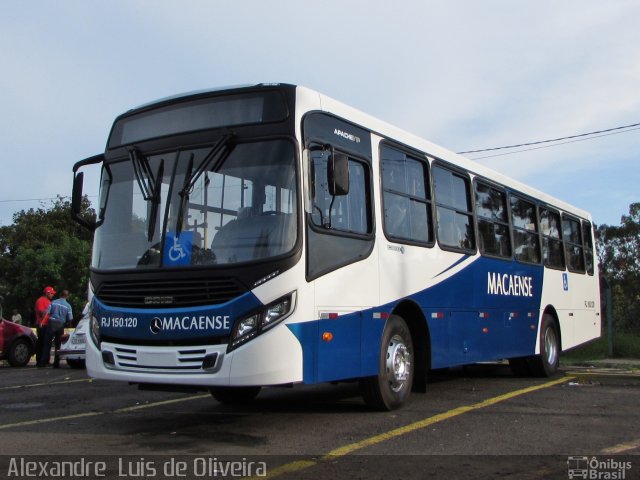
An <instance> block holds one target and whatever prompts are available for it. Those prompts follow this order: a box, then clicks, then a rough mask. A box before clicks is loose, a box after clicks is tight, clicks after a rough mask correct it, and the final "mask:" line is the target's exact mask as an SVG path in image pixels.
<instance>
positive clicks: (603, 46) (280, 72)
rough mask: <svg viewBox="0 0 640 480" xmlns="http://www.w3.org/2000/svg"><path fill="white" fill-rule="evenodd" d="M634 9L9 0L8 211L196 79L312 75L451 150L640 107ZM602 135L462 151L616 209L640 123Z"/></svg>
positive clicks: (624, 196)
mask: <svg viewBox="0 0 640 480" xmlns="http://www.w3.org/2000/svg"><path fill="white" fill-rule="evenodd" d="M638 25H640V2H637V1H633V0H607V1H602V0H563V1H557V0H536V1H527V0H393V1H390V0H385V1H380V0H322V1H314V2H311V1H307V0H280V1H278V0H207V1H204V0H202V1H195V0H180V1H167V0H148V1H147V0H109V1H99V0H73V1H72V0H38V1H36V0H1V1H0V65H2V72H3V73H2V74H1V75H0V113H1V115H0V165H1V166H2V169H1V170H0V225H9V224H11V223H12V222H13V215H14V213H15V212H18V211H21V210H27V209H29V208H38V207H45V208H46V207H48V206H49V205H50V203H51V200H50V199H52V198H55V197H56V196H58V195H62V196H69V195H70V193H71V184H72V173H71V169H72V167H73V164H74V163H75V162H77V161H78V160H82V159H83V158H86V157H89V156H92V155H94V154H97V153H100V152H102V151H104V148H105V144H106V139H107V135H108V133H109V130H110V128H111V123H112V122H113V120H114V119H115V117H116V116H117V115H119V114H121V113H123V112H125V111H126V110H128V109H130V108H132V107H135V106H138V105H140V104H143V103H146V102H148V101H152V100H155V99H158V98H163V97H166V96H170V95H173V94H176V93H182V92H188V91H193V90H199V89H206V88H217V87H222V86H227V85H238V84H251V83H261V82H283V83H291V84H299V85H304V86H306V87H309V88H312V89H314V90H317V91H319V92H321V93H324V94H327V95H329V96H331V97H333V98H335V99H337V100H340V101H342V102H344V103H347V104H350V105H352V106H354V107H356V108H358V109H360V110H362V111H364V112H367V113H369V114H372V115H374V116H376V117H379V118H381V119H383V120H385V121H387V122H389V123H392V124H395V125H397V126H398V127H401V128H403V129H405V130H407V131H409V132H411V133H414V134H417V135H419V136H421V137H423V138H425V139H427V140H430V141H432V142H434V143H437V144H439V145H441V146H443V147H446V148H448V149H450V150H452V151H455V152H459V151H467V150H476V149H483V148H491V147H500V146H505V145H513V144H521V143H528V142H535V141H541V140H547V139H552V138H559V137H566V136H572V135H578V134H582V133H588V132H594V131H600V130H606V129H611V128H616V127H620V126H625V125H632V124H636V123H640V28H638ZM609 133H610V134H608V135H602V136H595V135H594V136H590V137H582V138H581V140H582V141H574V142H571V143H564V144H562V145H555V146H553V147H549V148H536V149H531V147H526V148H521V149H516V150H525V151H518V152H516V153H510V154H509V155H503V154H504V153H506V152H505V151H502V150H500V151H494V152H485V153H476V154H469V155H467V156H468V157H469V158H473V159H477V161H478V162H480V163H483V164H485V165H487V166H490V167H492V168H494V169H496V170H499V171H501V172H503V173H505V174H507V175H509V176H511V177H514V178H516V179H518V180H520V181H523V182H524V183H527V184H529V185H531V186H533V187H535V188H537V189H539V190H542V191H544V192H546V193H549V194H551V195H553V196H555V197H557V198H560V199H562V200H565V201H567V202H569V203H572V204H574V205H576V206H578V207H580V208H582V209H585V210H588V211H590V212H591V213H592V215H593V218H594V222H595V223H596V224H608V225H618V224H619V223H620V218H621V216H622V215H623V214H626V213H628V207H629V204H631V203H633V202H638V201H640V192H639V190H640V188H639V185H640V168H639V166H640V161H639V160H640V158H639V156H640V129H639V128H638V127H635V128H629V129H622V130H617V131H615V132H609ZM611 133H614V134H611ZM594 137H597V138H594ZM585 138H588V140H585ZM547 145H549V144H543V145H538V147H540V146H547ZM509 152H512V151H511V150H510V151H509ZM85 193H88V194H89V195H90V196H92V198H93V196H94V195H97V180H96V181H95V184H92V185H85ZM94 199H95V198H94Z"/></svg>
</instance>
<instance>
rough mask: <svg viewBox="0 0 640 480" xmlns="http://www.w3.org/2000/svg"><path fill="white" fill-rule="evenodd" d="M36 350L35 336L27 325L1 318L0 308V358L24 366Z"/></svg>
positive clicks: (15, 365) (17, 365)
mask: <svg viewBox="0 0 640 480" xmlns="http://www.w3.org/2000/svg"><path fill="white" fill-rule="evenodd" d="M35 351H36V336H35V334H34V333H33V330H31V329H30V328H28V327H25V326H23V325H18V324H17V323H13V322H10V321H9V320H5V319H4V318H2V309H1V308H0V360H7V361H8V362H9V364H10V365H12V366H14V367H24V366H25V365H26V364H28V363H29V360H31V357H32V356H33V354H34V353H35Z"/></svg>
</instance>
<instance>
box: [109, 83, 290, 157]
mask: <svg viewBox="0 0 640 480" xmlns="http://www.w3.org/2000/svg"><path fill="white" fill-rule="evenodd" d="M287 115H288V110H287V105H286V103H285V99H284V97H283V96H282V95H281V94H280V93H278V92H273V91H271V92H269V91H266V92H254V93H245V94H235V95H224V96H216V97H208V98H199V99H196V100H188V101H183V102H178V103H173V104H171V105H167V106H164V107H159V108H153V109H150V110H145V111H143V112H140V113H135V114H133V115H129V116H125V117H123V118H121V119H119V120H118V121H116V123H115V125H114V127H113V130H112V132H111V136H110V138H109V148H116V147H119V146H122V145H130V144H133V143H137V142H141V141H144V140H150V139H154V138H160V137H165V136H169V135H175V134H181V133H187V132H196V131H199V130H207V129H213V128H220V127H228V126H238V125H250V124H257V123H269V122H278V121H282V120H285V119H286V118H287Z"/></svg>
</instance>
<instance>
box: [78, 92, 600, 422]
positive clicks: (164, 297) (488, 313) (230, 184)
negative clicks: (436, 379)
mask: <svg viewBox="0 0 640 480" xmlns="http://www.w3.org/2000/svg"><path fill="white" fill-rule="evenodd" d="M92 164H97V165H100V166H101V172H102V173H101V186H100V198H99V205H98V206H97V209H96V210H97V217H96V218H95V219H86V218H82V217H81V216H80V203H81V198H82V184H83V176H84V172H85V169H86V168H87V167H88V165H92ZM551 174H552V173H550V175H551ZM74 175H75V177H74V195H73V209H74V216H75V218H76V219H77V220H78V221H79V222H81V223H83V224H84V225H86V226H87V227H89V228H92V229H94V230H95V236H94V245H93V258H92V265H91V282H90V284H91V290H92V292H93V301H92V312H93V313H92V324H91V329H90V330H91V341H90V342H88V345H87V369H88V372H89V374H90V375H91V376H92V377H95V378H102V379H109V380H121V381H125V382H131V383H134V384H139V385H140V387H141V388H150V389H152V388H163V389H209V390H210V391H211V393H212V394H213V396H214V397H215V398H216V399H218V400H219V401H222V402H239V401H248V400H251V399H253V398H255V396H256V395H258V393H259V391H260V388H261V387H263V386H278V385H293V384H299V383H303V384H315V383H319V382H334V381H351V380H354V381H355V380H357V381H359V382H360V385H361V391H362V395H363V397H364V400H365V402H366V403H367V404H368V405H370V406H371V407H373V408H375V409H383V410H388V409H394V408H397V407H399V406H400V405H402V404H403V402H405V401H406V400H407V398H408V396H409V394H410V392H411V391H418V392H420V391H425V389H426V384H427V374H428V372H429V370H431V369H438V368H444V367H450V366H455V365H464V364H470V363H477V362H484V361H493V360H498V359H508V360H509V362H510V364H511V366H512V368H513V370H514V371H515V372H516V373H517V374H521V375H541V376H548V375H552V374H554V373H555V371H556V370H557V368H558V363H559V356H560V353H561V351H563V350H566V349H569V348H572V347H575V346H576V345H579V344H581V343H584V342H586V341H588V340H591V339H594V338H596V337H598V336H599V335H600V314H599V312H600V300H599V297H600V296H599V286H598V271H597V265H596V264H595V262H594V240H593V227H592V222H591V219H590V216H589V214H588V213H587V212H585V211H582V210H579V209H577V208H574V207H572V206H570V205H568V204H566V203H564V202H562V201H559V200H556V199H554V198H552V197H550V196H548V195H545V194H543V193H541V192H538V191H536V190H534V189H532V188H530V187H527V186H526V185H523V184H522V183H519V182H517V181H514V180H512V179H510V178H507V177H506V176H504V175H501V174H499V173H496V172H495V171H492V170H490V169H488V168H486V167H484V166H482V165H480V164H478V163H475V162H473V161H471V160H468V159H466V158H464V157H462V156H460V155H457V154H454V153H452V152H449V151H447V150H445V149H443V148H441V147H438V146H436V145H434V144H432V143H429V142H427V141H425V140H422V139H420V138H418V137H415V136H413V135H410V134H408V133H406V132H404V131H402V130H400V129H398V128H396V127H393V126H391V125H389V124H387V123H384V122H382V121H380V120H377V119H375V118H373V117H371V116H368V115H366V114H364V113H362V112H359V111H357V110H356V109H353V108H351V107H348V106H346V105H343V104H342V103H339V102H337V101H335V100H332V99H331V98H328V97H326V96H324V95H321V94H319V93H317V92H314V91H312V90H309V89H307V88H303V87H299V86H293V85H285V84H261V85H254V86H245V87H234V88H229V89H224V90H211V91H203V92H197V93H190V94H185V95H181V96H176V97H171V98H167V99H163V100H159V101H157V102H153V103H150V104H147V105H143V106H141V107H138V108H135V109H133V110H130V111H128V112H126V113H124V114H122V115H121V116H119V117H118V118H117V119H116V120H115V123H114V125H113V128H112V130H111V133H110V135H109V138H108V142H107V146H106V150H105V152H104V154H100V155H96V156H94V157H91V158H88V159H86V160H83V161H80V162H78V163H77V164H76V165H75V166H74Z"/></svg>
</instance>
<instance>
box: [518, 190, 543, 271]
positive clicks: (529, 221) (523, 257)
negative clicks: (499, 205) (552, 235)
mask: <svg viewBox="0 0 640 480" xmlns="http://www.w3.org/2000/svg"><path fill="white" fill-rule="evenodd" d="M511 223H512V225H513V246H514V249H515V257H516V260H518V261H520V262H524V263H540V260H541V255H540V237H539V235H538V222H537V219H536V206H535V205H534V204H533V203H532V202H529V201H527V200H524V199H523V198H520V197H516V196H515V195H512V196H511Z"/></svg>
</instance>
